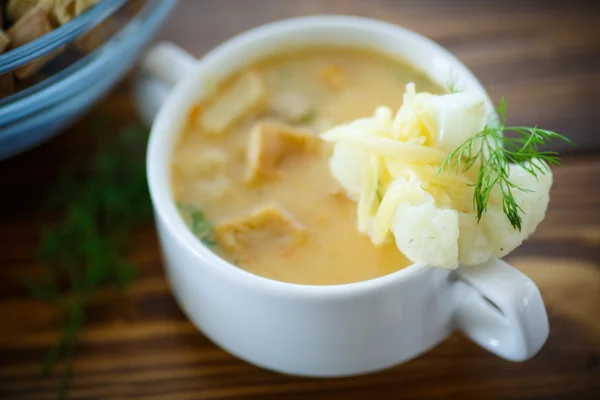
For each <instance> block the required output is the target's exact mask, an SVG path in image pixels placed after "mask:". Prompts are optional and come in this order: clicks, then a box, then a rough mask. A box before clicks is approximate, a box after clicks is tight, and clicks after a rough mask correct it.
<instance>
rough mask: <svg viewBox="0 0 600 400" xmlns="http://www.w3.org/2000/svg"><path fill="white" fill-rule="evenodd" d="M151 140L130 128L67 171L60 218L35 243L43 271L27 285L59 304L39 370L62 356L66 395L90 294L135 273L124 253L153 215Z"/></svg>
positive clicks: (59, 193)
mask: <svg viewBox="0 0 600 400" xmlns="http://www.w3.org/2000/svg"><path fill="white" fill-rule="evenodd" d="M147 137H148V132H147V130H146V129H145V128H141V127H134V126H131V127H128V128H125V129H124V130H123V131H122V132H120V134H119V136H118V140H110V139H106V138H105V139H103V141H102V142H100V143H99V146H98V150H97V151H96V152H95V153H94V155H93V156H92V157H91V158H89V159H88V161H87V162H86V163H85V164H84V165H79V166H77V168H70V169H68V170H67V171H65V175H64V176H63V177H62V179H61V180H60V182H59V184H58V185H57V187H56V189H55V190H54V193H53V196H52V199H51V203H52V205H53V206H54V207H58V208H59V209H62V211H63V217H62V218H61V219H60V220H59V221H58V222H57V223H55V224H53V225H51V226H49V227H46V228H45V229H44V231H43V234H42V237H41V240H40V243H39V245H38V249H37V257H38V260H39V261H40V263H41V264H43V266H44V276H43V277H42V278H40V279H38V280H35V281H28V282H25V285H26V287H27V288H28V290H29V292H30V294H31V295H32V296H33V297H35V298H37V299H40V300H43V301H47V302H51V303H54V304H56V306H57V307H59V308H60V312H61V316H62V318H61V319H62V328H61V331H60V335H59V338H58V340H57V342H56V343H55V344H54V345H53V346H52V347H51V348H50V349H49V351H48V353H47V355H46V358H45V360H44V363H43V366H42V373H43V374H48V373H50V372H51V371H52V369H53V367H54V366H55V365H56V364H57V363H59V362H60V361H62V365H63V370H62V374H61V384H60V393H59V397H60V398H61V399H65V398H66V395H67V390H68V384H69V381H70V377H71V374H72V368H73V367H72V365H73V358H74V355H75V347H76V343H77V338H78V335H79V332H80V331H81V329H82V327H83V324H84V321H85V309H86V305H87V304H88V302H89V300H90V298H91V297H92V296H93V295H94V294H95V293H96V292H97V291H98V290H100V289H103V288H106V287H124V286H125V285H127V284H128V283H129V282H131V280H132V279H133V278H134V277H135V272H136V271H135V268H134V266H133V265H132V264H131V263H130V262H129V261H128V259H127V258H126V250H127V247H128V244H129V237H130V232H131V229H132V225H133V224H134V223H136V222H138V221H142V220H149V219H150V218H151V216H152V212H151V202H150V197H149V193H148V188H147V184H146V173H145V168H144V152H145V148H146V140H147Z"/></svg>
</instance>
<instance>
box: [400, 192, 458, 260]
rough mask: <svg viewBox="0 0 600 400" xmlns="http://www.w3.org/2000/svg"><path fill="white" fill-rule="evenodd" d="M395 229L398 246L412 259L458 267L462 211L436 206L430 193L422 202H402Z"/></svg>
mask: <svg viewBox="0 0 600 400" xmlns="http://www.w3.org/2000/svg"><path fill="white" fill-rule="evenodd" d="M392 231H393V232H394V236H395V238H396V246H398V249H399V250H400V251H402V253H404V254H405V255H406V256H407V257H408V258H409V259H411V260H413V261H418V262H421V263H424V264H428V265H434V266H437V267H444V268H451V269H454V268H457V267H458V236H459V230H458V213H457V212H456V211H454V210H448V209H439V208H436V207H435V204H434V202H433V198H431V197H430V196H429V198H428V199H427V201H426V202H425V203H423V204H420V205H411V204H409V203H407V202H403V203H401V204H399V205H398V209H397V210H396V216H395V217H394V223H393V227H392Z"/></svg>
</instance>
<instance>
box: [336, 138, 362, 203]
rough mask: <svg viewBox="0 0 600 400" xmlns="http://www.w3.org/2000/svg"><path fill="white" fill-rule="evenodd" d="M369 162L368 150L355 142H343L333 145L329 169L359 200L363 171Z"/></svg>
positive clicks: (353, 198)
mask: <svg viewBox="0 0 600 400" xmlns="http://www.w3.org/2000/svg"><path fill="white" fill-rule="evenodd" d="M368 163H369V153H368V152H367V150H365V149H364V148H362V147H360V146H358V145H356V144H354V143H348V142H342V143H338V144H336V145H335V146H334V147H333V154H332V155H331V158H330V159H329V170H330V171H331V174H332V175H333V177H334V178H335V179H336V180H337V181H338V183H339V184H340V185H341V186H342V188H343V189H344V191H345V192H346V195H347V196H348V198H349V199H351V200H353V201H358V199H359V197H360V193H361V191H362V180H363V171H364V170H365V168H366V166H367V164H368Z"/></svg>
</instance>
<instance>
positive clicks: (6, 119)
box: [0, 0, 177, 160]
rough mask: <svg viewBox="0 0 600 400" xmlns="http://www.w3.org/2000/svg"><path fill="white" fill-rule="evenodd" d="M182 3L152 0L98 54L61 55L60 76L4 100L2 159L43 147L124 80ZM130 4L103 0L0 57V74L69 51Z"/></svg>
mask: <svg viewBox="0 0 600 400" xmlns="http://www.w3.org/2000/svg"><path fill="white" fill-rule="evenodd" d="M176 3H177V1H176V0H147V1H146V2H144V4H143V7H142V8H141V9H140V10H139V11H138V12H137V13H136V14H135V15H133V16H131V17H129V19H128V20H126V21H125V23H123V24H122V27H119V29H118V30H117V31H116V32H115V33H114V34H112V36H110V37H109V38H108V40H106V41H105V42H104V43H103V44H101V46H100V47H97V48H96V50H94V51H92V52H91V53H88V54H87V55H85V56H83V57H81V58H78V59H76V60H75V61H72V62H69V60H64V59H65V58H68V54H65V53H67V52H64V53H61V54H60V55H59V56H57V57H56V58H55V59H54V60H53V62H52V63H53V64H54V68H53V69H54V70H55V72H54V73H52V72H50V74H51V75H50V76H47V77H46V78H45V79H43V80H42V81H40V82H38V83H37V84H35V85H33V86H30V87H28V88H26V89H24V90H21V91H19V92H17V93H15V94H13V95H11V96H9V97H7V98H4V99H2V100H0V160H2V159H6V158H8V157H11V156H13V155H16V154H18V153H21V152H23V151H26V150H28V149H30V148H32V147H34V146H36V145H38V144H40V143H42V142H43V141H45V140H47V139H49V138H51V137H52V136H54V135H56V134H58V133H59V132H60V131H62V130H63V129H65V128H66V127H68V126H69V125H71V124H72V123H73V122H75V121H76V120H77V119H78V118H79V117H80V116H81V115H82V114H83V113H84V112H85V111H87V110H88V109H89V108H90V107H91V106H92V105H93V104H94V103H95V102H96V101H97V100H98V99H99V98H100V97H101V96H102V95H104V94H105V93H106V92H107V91H108V90H109V89H111V88H112V87H113V86H114V85H115V84H116V83H117V82H118V81H119V80H120V79H121V78H122V77H123V75H124V74H125V73H126V72H127V71H128V69H129V68H130V67H131V66H132V64H133V63H134V62H135V60H136V58H137V57H138V56H139V55H140V53H141V52H142V51H143V49H144V47H145V45H146V44H147V43H148V42H149V41H150V39H151V38H152V36H153V34H154V33H155V32H156V31H157V30H158V28H159V27H160V26H161V24H162V23H163V21H164V20H165V19H166V17H167V16H168V15H169V13H170V11H171V10H172V9H173V7H174V6H175V5H176ZM127 6H128V5H127V0H102V1H100V2H99V3H98V4H97V5H96V6H95V7H93V8H92V9H90V10H89V11H87V12H85V13H84V14H82V15H81V16H79V17H77V18H76V19H74V20H73V21H71V22H69V23H67V24H65V25H63V26H61V27H59V28H57V29H55V30H53V31H51V32H49V33H48V34H46V35H44V36H42V37H40V38H39V39H37V40H34V41H32V42H30V43H28V44H27V45H24V46H22V47H19V48H16V49H14V50H11V51H9V52H7V53H4V54H2V55H0V74H3V73H6V72H9V71H12V70H14V69H15V68H17V67H19V66H21V65H24V64H27V63H28V62H31V61H33V60H35V59H37V58H39V57H41V56H43V55H45V54H48V53H50V52H52V51H55V50H57V49H59V48H63V46H65V45H66V44H69V43H71V42H73V41H74V40H76V39H77V38H79V37H80V36H81V35H83V34H85V33H86V32H88V31H89V30H90V29H92V28H93V27H95V26H96V25H98V24H99V23H100V22H102V21H104V20H106V19H107V18H109V17H112V16H114V15H116V14H117V13H119V12H120V11H122V9H123V7H127ZM61 65H65V66H64V67H63V66H61ZM50 67H52V66H50ZM50 69H52V68H50Z"/></svg>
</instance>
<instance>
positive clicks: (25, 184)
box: [0, 0, 600, 400]
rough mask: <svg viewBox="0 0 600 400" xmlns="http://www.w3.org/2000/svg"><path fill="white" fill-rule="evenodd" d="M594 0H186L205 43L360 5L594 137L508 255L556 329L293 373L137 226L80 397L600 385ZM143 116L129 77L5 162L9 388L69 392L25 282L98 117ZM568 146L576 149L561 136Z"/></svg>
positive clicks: (0, 261) (3, 329)
mask: <svg viewBox="0 0 600 400" xmlns="http://www.w3.org/2000/svg"><path fill="white" fill-rule="evenodd" d="M592 3H594V2H592V1H589V2H588V1H579V2H576V1H572V2H559V1H550V0H548V1H546V0H539V1H521V2H516V1H514V2H513V1H502V2H494V1H488V2H485V1H477V2H475V1H467V0H461V1H453V2H450V1H444V0H435V1H417V0H414V1H393V0H387V1H386V0H345V1H344V0H337V1H336V0H331V1H317V0H296V1H292V0H252V1H249V0H248V1H246V0H197V1H191V0H188V1H182V2H181V4H180V5H179V6H178V8H177V9H176V11H175V13H174V15H173V16H172V17H171V19H170V20H169V22H168V24H167V26H166V27H165V29H164V30H163V32H162V34H161V37H162V38H163V39H169V40H174V41H176V42H178V43H179V44H181V45H182V46H183V47H184V48H186V49H188V50H189V51H191V52H192V53H194V54H196V55H198V56H200V55H201V54H203V53H204V52H205V51H207V50H208V49H210V48H211V47H213V46H215V45H216V44H218V43H219V42H221V41H223V40H224V39H227V38H229V37H231V36H232V35H235V34H237V33H239V32H242V31H244V30H246V29H248V28H251V27H253V26H255V25H258V24H261V23H264V22H267V21H272V20H277V19H280V18H284V17H291V16H299V15H310V14H318V13H343V14H356V15H363V16H369V17H374V18H379V19H383V20H387V21H391V22H394V23H398V24H400V25H403V26H406V27H408V28H410V29H414V30H416V31H418V32H420V33H422V34H424V35H426V36H429V37H431V38H432V39H434V40H436V41H438V42H439V43H441V44H442V45H444V46H446V47H447V48H449V49H450V50H451V51H452V52H453V53H454V54H456V55H457V56H458V57H459V58H460V59H462V60H463V61H464V62H465V63H466V64H467V66H469V67H470V68H472V69H473V71H474V72H475V74H476V75H477V76H478V77H479V78H480V79H481V81H482V82H483V84H484V85H485V86H486V87H487V89H488V91H489V93H490V95H491V96H492V98H493V99H495V100H498V99H499V98H500V97H501V96H504V97H506V99H507V102H508V113H509V120H510V122H511V123H514V124H521V123H522V124H539V125H540V126H543V127H549V128H552V129H554V130H557V131H560V132H562V133H565V134H567V135H569V136H570V137H571V138H573V139H574V140H576V141H577V142H578V143H579V144H580V148H578V149H577V150H572V149H565V150H567V151H568V152H566V153H564V154H565V155H564V158H563V161H564V163H565V166H564V167H562V168H558V169H555V170H554V174H555V184H554V187H553V189H552V201H551V205H550V209H549V211H548V214H547V217H546V220H545V221H544V222H543V224H542V225H541V226H540V227H539V229H538V231H537V232H536V233H535V235H534V236H533V237H532V238H531V239H530V240H529V241H528V242H527V243H526V244H525V245H523V246H522V247H521V248H519V249H518V250H517V251H515V252H514V253H513V254H511V255H510V257H508V259H509V261H510V262H512V263H513V264H514V265H515V266H517V267H518V268H520V269H521V270H523V271H524V272H525V273H526V274H528V275H529V276H530V277H532V278H533V279H534V280H535V281H536V282H537V284H538V285H539V287H540V289H541V291H542V294H543V296H544V299H545V301H546V305H547V308H548V312H549V314H550V324H551V334H550V338H549V339H548V342H547V343H546V345H545V347H544V348H543V349H542V350H541V352H540V353H539V354H538V355H537V356H536V357H535V358H533V359H532V360H530V361H527V362H524V363H518V364H517V363H510V362H506V361H503V360H501V359H499V358H496V357H495V356H493V355H491V354H489V353H487V352H485V351H484V350H482V349H480V348H479V347H477V346H476V345H474V344H473V343H471V342H469V341H468V340H467V339H465V338H464V337H462V336H460V335H458V334H456V335H453V336H452V337H450V338H449V339H448V340H446V341H445V342H443V343H442V344H440V345H439V346H438V347H437V348H435V349H434V350H432V351H431V352H429V353H427V354H426V355H424V356H422V357H420V358H418V359H415V360H413V361H410V362H408V363H406V364H404V365H401V366H398V367H396V368H393V369H391V370H388V371H385V372H381V373H377V374H373V375H369V376H364V377H359V378H351V379H337V380H316V379H301V378H295V377H290V376H284V375H278V374H275V373H271V372H267V371H264V370H261V369H259V368H256V367H254V366H252V365H248V364H246V363H244V362H241V361H239V360H237V359H236V358H234V357H233V356H231V355H229V354H227V353H226V352H224V351H223V350H221V349H219V348H218V347H216V346H215V345H213V344H212V343H211V342H209V341H208V340H207V339H206V338H205V337H204V336H202V335H201V334H200V333H199V332H198V331H197V330H196V329H195V328H194V327H193V326H192V325H191V324H190V323H189V322H188V321H187V319H186V318H185V317H184V316H183V314H182V313H181V312H180V310H179V309H178V308H177V306H176V305H175V303H174V301H173V299H172V297H171V295H170V293H169V290H168V288H167V284H166V282H165V279H164V276H163V272H162V267H161V262H160V259H159V252H158V248H157V242H156V237H155V232H154V228H153V226H151V225H149V226H145V227H142V228H141V229H140V230H139V231H136V234H135V237H134V246H133V253H132V255H131V258H132V260H133V261H134V262H135V263H136V264H137V265H138V267H139V270H140V277H139V279H138V280H137V281H136V282H135V284H134V285H133V286H132V288H131V290H130V291H129V292H128V294H126V295H125V296H124V297H121V298H119V299H115V298H114V297H113V296H110V295H106V296H104V295H101V296H99V297H98V299H97V300H96V301H95V302H94V303H93V306H92V308H91V310H90V314H89V316H88V324H87V325H86V328H85V331H84V333H83V335H82V337H81V342H80V346H79V347H78V353H77V354H78V355H77V358H76V362H75V376H74V380H73V382H72V388H71V391H70V398H72V399H156V400H158V399H161V400H183V399H224V398H240V399H242V398H243V399H269V400H270V399H272V400H276V399H294V400H299V399H345V400H348V399H362V398H370V399H401V398H402V399H404V398H408V399H417V398H419V399H425V398H427V399H448V398H454V397H456V398H466V399H586V398H590V399H591V398H600V212H599V211H598V210H599V209H600V135H599V134H598V123H599V122H600V120H599V119H598V115H599V114H600V102H599V100H598V99H599V98H600V96H599V93H600V68H599V66H600V8H599V7H597V6H595V8H594V7H593V6H592ZM596 4H598V3H597V2H596ZM106 115H108V116H109V117H110V118H112V119H113V120H118V121H123V122H126V121H127V120H131V119H132V118H134V117H133V115H134V112H133V109H132V106H131V99H130V88H129V84H128V83H127V82H126V83H124V84H123V85H121V86H120V87H118V88H117V89H115V90H114V91H113V92H112V93H111V94H110V95H109V96H108V98H107V99H106V100H105V101H104V102H103V103H101V104H100V105H98V107H97V109H95V110H94V111H92V113H91V115H90V116H88V117H87V118H86V119H85V120H84V121H82V122H80V123H78V124H77V125H75V126H74V127H73V128H72V129H70V130H69V131H68V132H66V133H65V134H64V135H62V136H60V137H59V138H57V139H55V140H52V141H51V142H49V143H47V144H45V145H43V146H41V147H40V148H38V149H36V150H34V151H32V152H30V153H27V154H24V155H21V156H19V157H16V158H14V159H11V160H8V161H5V162H2V163H0V240H1V243H2V244H1V246H0V248H1V251H0V277H1V279H0V398H1V399H10V400H17V399H28V400H41V399H54V398H56V393H57V386H58V379H57V378H56V377H55V376H54V377H48V378H39V377H38V371H39V366H40V363H41V359H42V358H43V355H44V353H45V351H46V349H47V348H48V346H49V345H50V344H51V343H52V342H53V341H54V340H55V338H56V334H57V326H58V325H57V324H58V321H57V315H56V313H55V311H54V309H53V308H51V307H49V306H46V305H44V304H42V303H39V302H37V301H34V300H30V299H29V298H28V297H27V295H26V294H25V292H24V290H23V289H22V287H21V285H20V281H21V280H22V279H23V278H25V277H28V276H31V275H35V274H36V273H39V268H40V267H39V265H36V263H35V261H34V259H33V251H34V249H35V246H36V242H37V240H38V238H39V232H40V229H41V227H42V226H43V224H44V223H45V222H46V221H47V220H48V215H44V214H42V213H40V212H38V204H39V199H40V198H41V197H42V196H43V195H45V194H46V193H48V192H49V191H51V190H52V189H53V186H54V185H55V184H56V179H57V176H58V173H59V170H60V169H61V166H62V165H63V164H64V161H65V160H68V159H69V158H70V157H72V156H73V155H74V154H78V153H79V154H81V153H82V152H85V151H87V150H86V149H89V147H90V144H89V143H90V137H89V134H88V132H87V130H88V129H87V128H88V127H89V124H90V123H91V122H90V121H92V118H94V117H96V118H97V117H98V116H106ZM561 149H563V148H562V147H561Z"/></svg>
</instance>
